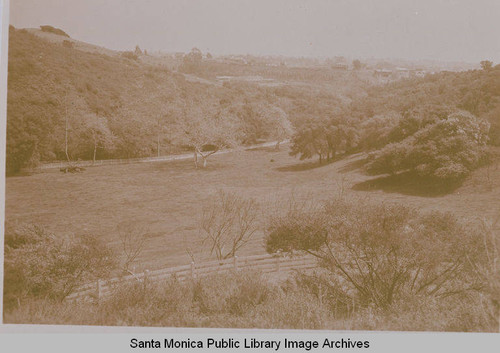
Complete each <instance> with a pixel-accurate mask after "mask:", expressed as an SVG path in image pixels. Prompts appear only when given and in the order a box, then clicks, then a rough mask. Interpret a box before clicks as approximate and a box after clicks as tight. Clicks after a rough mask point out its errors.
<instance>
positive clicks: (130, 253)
mask: <svg viewBox="0 0 500 353" xmlns="http://www.w3.org/2000/svg"><path fill="white" fill-rule="evenodd" d="M147 233H148V232H147V229H145V228H144V227H142V226H140V225H137V224H136V223H131V222H125V223H122V224H120V225H119V226H118V235H119V237H120V243H121V246H122V251H123V255H124V256H125V260H124V262H123V266H122V267H123V271H125V272H128V273H131V274H133V273H132V272H131V271H130V265H131V264H132V263H133V262H134V261H135V260H136V259H137V257H139V255H140V254H141V253H142V251H143V250H144V247H145V245H146V240H147Z"/></svg>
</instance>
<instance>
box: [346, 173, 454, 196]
mask: <svg viewBox="0 0 500 353" xmlns="http://www.w3.org/2000/svg"><path fill="white" fill-rule="evenodd" d="M462 183H463V181H462V180H461V181H457V182H446V183H443V182H437V181H436V180H435V179H429V178H422V177H419V176H417V175H415V174H414V173H409V172H408V173H402V174H397V175H391V176H384V177H379V178H375V179H370V180H367V181H364V182H361V183H358V184H355V185H354V186H353V187H352V189H353V190H357V191H374V190H382V191H384V192H389V193H399V194H403V195H410V196H425V197H438V196H444V195H447V194H450V193H452V192H453V191H455V190H456V189H457V188H458V187H460V185H462Z"/></svg>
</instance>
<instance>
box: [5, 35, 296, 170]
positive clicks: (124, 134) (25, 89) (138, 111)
mask: <svg viewBox="0 0 500 353" xmlns="http://www.w3.org/2000/svg"><path fill="white" fill-rule="evenodd" d="M9 54H10V55H9V79H8V113H7V114H8V124H7V172H8V173H14V172H17V171H19V170H20V169H21V168H24V167H32V166H35V165H36V164H37V163H38V162H40V161H52V160H77V159H94V158H97V159H102V158H130V157H139V156H151V155H160V154H165V153H171V152H173V151H176V150H182V149H188V150H194V149H198V150H200V152H202V150H203V149H204V148H206V147H207V146H212V148H213V146H214V145H218V147H221V146H231V145H234V144H240V143H252V142H255V141H256V140H257V139H282V137H281V136H282V135H283V132H282V130H283V129H282V128H281V126H282V124H281V123H280V122H283V123H284V124H285V125H284V126H285V130H287V131H289V128H286V126H287V124H289V123H288V117H287V116H286V114H285V115H284V113H283V111H282V110H280V109H278V107H276V106H275V104H272V103H273V102H274V101H275V99H274V100H273V98H272V96H271V97H270V96H269V95H268V93H267V92H265V91H263V92H260V91H259V90H256V89H254V90H247V91H245V90H243V89H238V90H236V89H231V88H228V87H219V86H216V85H211V86H207V85H203V84H197V83H190V82H187V81H186V80H185V79H184V76H183V75H181V74H176V73H172V72H170V71H169V70H168V69H166V68H164V67H161V66H160V67H159V66H150V65H146V64H142V63H141V62H139V61H137V60H135V59H134V58H129V57H128V56H127V55H125V56H116V57H111V56H106V55H101V54H95V53H87V52H83V51H79V50H76V49H73V48H70V47H68V46H66V45H59V44H56V43H49V42H46V41H44V40H42V39H40V38H37V37H36V36H35V35H32V34H30V33H28V32H27V31H24V30H16V29H13V28H11V30H10V49H9ZM134 55H135V54H134ZM275 120H276V121H275Z"/></svg>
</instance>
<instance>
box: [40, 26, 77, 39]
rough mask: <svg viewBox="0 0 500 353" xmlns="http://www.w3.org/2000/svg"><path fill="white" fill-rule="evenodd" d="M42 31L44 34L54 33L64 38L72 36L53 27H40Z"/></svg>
mask: <svg viewBox="0 0 500 353" xmlns="http://www.w3.org/2000/svg"><path fill="white" fill-rule="evenodd" d="M40 29H41V30H42V32H48V33H54V34H57V35H59V36H64V37H68V38H70V36H69V35H68V34H67V33H66V32H64V31H63V30H62V29H59V28H55V27H52V26H40Z"/></svg>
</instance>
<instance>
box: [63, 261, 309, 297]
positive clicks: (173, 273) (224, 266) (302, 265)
mask: <svg viewBox="0 0 500 353" xmlns="http://www.w3.org/2000/svg"><path fill="white" fill-rule="evenodd" d="M316 266H317V262H316V259H315V258H314V257H312V256H309V255H306V256H292V257H284V256H280V255H269V254H265V255H254V256H245V257H238V256H235V257H233V258H231V259H227V260H222V261H210V262H204V263H201V264H196V263H194V262H192V263H191V264H189V265H184V266H177V267H170V268H165V269H161V270H156V271H148V270H146V271H144V272H143V273H140V274H136V275H127V276H122V277H115V278H111V279H107V280H98V281H96V282H94V283H89V284H86V285H83V286H81V287H78V288H77V289H76V290H75V291H74V292H73V293H72V294H70V295H69V296H67V297H66V300H68V301H80V300H86V299H100V298H102V297H105V296H106V295H109V294H110V293H111V292H112V290H113V289H114V288H115V287H117V286H118V285H121V284H125V283H133V282H145V281H160V280H165V279H168V278H172V277H175V278H177V279H178V280H179V281H185V280H186V279H194V278H197V277H199V276H207V275H211V274H216V273H224V272H229V271H235V270H236V271H239V270H255V271H259V272H261V273H271V272H283V273H286V272H290V271H292V270H298V269H311V268H315V267H316Z"/></svg>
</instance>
